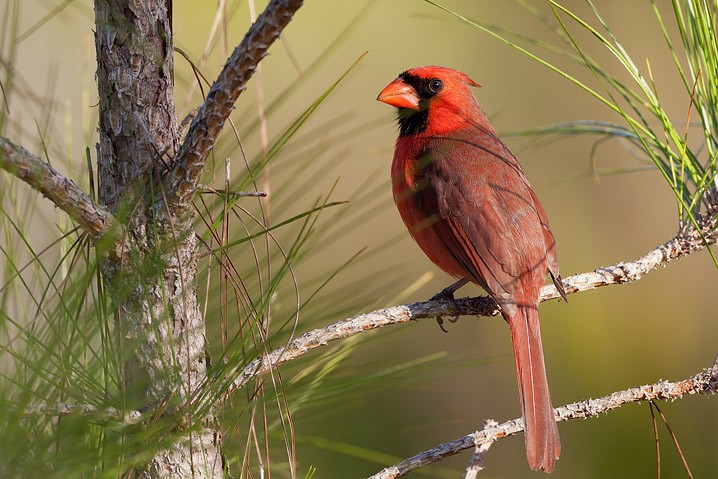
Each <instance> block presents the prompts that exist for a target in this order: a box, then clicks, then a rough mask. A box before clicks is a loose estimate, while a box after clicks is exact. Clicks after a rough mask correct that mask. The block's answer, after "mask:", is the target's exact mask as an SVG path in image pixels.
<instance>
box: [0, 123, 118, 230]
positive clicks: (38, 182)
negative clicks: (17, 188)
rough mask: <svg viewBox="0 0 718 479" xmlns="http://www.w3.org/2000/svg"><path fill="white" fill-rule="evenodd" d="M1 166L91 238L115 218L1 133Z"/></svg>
mask: <svg viewBox="0 0 718 479" xmlns="http://www.w3.org/2000/svg"><path fill="white" fill-rule="evenodd" d="M0 169H3V170H5V171H7V172H8V173H10V174H11V175H14V176H16V177H18V178H20V179H21V180H23V181H24V182H25V183H27V184H28V185H30V186H31V187H32V188H33V189H35V190H37V191H39V192H40V193H42V194H43V195H44V196H45V197H46V198H48V199H49V200H50V201H52V202H53V203H54V204H55V206H57V207H58V208H60V209H61V210H62V211H64V212H65V213H67V214H68V215H69V216H70V218H72V220H73V221H75V222H76V223H77V224H79V225H80V227H81V228H82V229H83V230H84V231H85V232H86V233H88V234H89V235H90V236H91V237H92V238H93V239H94V240H96V241H97V240H99V239H100V238H102V237H103V236H104V235H105V234H107V233H108V232H109V231H110V227H111V225H112V224H113V222H114V218H113V217H112V215H111V214H110V213H109V212H108V211H106V210H105V209H103V208H101V207H100V206H99V205H98V204H97V203H95V202H94V201H93V200H92V198H91V197H90V196H89V195H87V194H85V192H83V191H82V190H81V189H80V187H79V186H77V185H76V184H75V182H73V181H72V180H70V179H68V178H66V177H64V176H63V175H61V174H60V173H58V172H57V170H55V169H54V168H53V167H52V166H51V165H50V164H48V163H46V162H44V161H42V160H41V159H40V158H38V157H37V156H35V155H33V154H32V153H30V152H29V151H27V150H26V149H25V148H23V147H21V146H18V145H15V144H14V143H12V142H11V141H10V140H8V139H6V138H3V137H0Z"/></svg>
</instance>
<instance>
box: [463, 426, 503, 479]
mask: <svg viewBox="0 0 718 479" xmlns="http://www.w3.org/2000/svg"><path fill="white" fill-rule="evenodd" d="M498 425H499V423H498V422H496V421H494V420H493V419H487V420H486V421H484V429H490V428H494V427H497V426H498ZM493 443H494V442H493V441H484V442H481V443H480V442H477V443H475V444H474V453H473V454H472V455H471V458H470V459H469V464H468V465H467V466H466V474H465V475H464V479H476V477H477V476H478V474H479V472H481V471H483V470H484V460H485V458H486V454H488V452H489V448H490V447H491V445H492V444H493Z"/></svg>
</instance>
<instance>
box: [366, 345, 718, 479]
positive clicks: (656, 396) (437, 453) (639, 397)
mask: <svg viewBox="0 0 718 479" xmlns="http://www.w3.org/2000/svg"><path fill="white" fill-rule="evenodd" d="M716 359H717V360H716V362H715V363H714V364H713V367H712V368H710V369H706V370H704V371H702V372H700V373H698V374H696V375H695V376H692V377H690V378H688V379H684V380H682V381H678V382H669V381H661V382H657V383H655V384H651V385H648V386H639V387H636V388H631V389H626V390H625V391H618V392H615V393H613V394H609V395H608V396H604V397H602V398H599V399H589V400H585V401H579V402H575V403H573V404H567V405H566V406H562V407H559V408H556V409H554V414H555V415H556V420H557V421H568V420H570V419H585V418H589V417H596V416H598V415H599V414H601V413H605V412H608V411H610V410H612V409H616V408H618V407H621V406H623V405H624V404H628V403H634V402H641V401H657V400H662V401H667V400H673V399H680V398H681V397H683V396H684V395H685V394H696V393H701V394H707V393H711V394H714V393H716V392H718V358H716ZM521 431H523V421H522V419H521V418H517V419H513V420H511V421H507V422H505V423H503V424H499V425H497V426H493V427H486V428H484V429H482V430H481V431H477V432H475V433H472V434H468V435H466V436H464V437H462V438H459V439H456V440H454V441H451V442H447V443H444V444H440V445H438V446H436V447H434V448H432V449H429V450H427V451H424V452H421V453H419V454H417V455H415V456H413V457H410V458H408V459H405V460H403V461H401V462H400V463H398V464H396V465H394V466H391V467H387V468H386V469H383V470H382V471H380V472H379V473H377V474H375V475H373V476H371V477H370V478H369V479H394V478H397V477H403V476H406V475H407V474H408V473H409V472H411V471H413V470H415V469H418V468H420V467H423V466H427V465H429V464H432V463H434V462H437V461H439V460H441V459H444V458H446V457H449V456H453V455H454V454H457V453H459V452H461V451H463V450H466V449H470V448H472V447H479V446H480V445H482V444H491V443H493V442H495V441H497V440H499V439H501V438H503V437H507V436H513V435H514V434H516V433H518V432H521Z"/></svg>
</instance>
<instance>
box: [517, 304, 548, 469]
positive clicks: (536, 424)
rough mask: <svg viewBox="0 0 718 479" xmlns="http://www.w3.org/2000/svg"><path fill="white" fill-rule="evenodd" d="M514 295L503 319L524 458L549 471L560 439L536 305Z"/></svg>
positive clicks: (534, 466)
mask: <svg viewBox="0 0 718 479" xmlns="http://www.w3.org/2000/svg"><path fill="white" fill-rule="evenodd" d="M516 299H517V301H516V306H517V308H516V313H515V314H514V315H513V316H511V317H508V318H506V319H507V320H508V322H509V325H510V327H511V340H512V341H511V342H512V343H513V347H514V358H515V359H516V373H517V376H518V383H519V395H520V398H521V410H522V413H523V418H524V436H525V439H526V458H527V459H528V463H529V466H530V467H531V469H533V470H536V469H542V470H544V471H546V472H551V471H552V470H553V468H554V466H555V464H556V460H557V459H558V457H559V455H560V454H561V440H560V438H559V435H558V427H557V426H556V420H555V419H554V414H553V405H552V404H551V394H550V393H549V389H548V381H547V379H546V368H545V366H544V358H543V348H542V346H541V330H540V326H539V315H538V305H537V304H536V303H535V302H533V301H531V302H528V303H524V302H523V301H519V300H518V299H519V298H516Z"/></svg>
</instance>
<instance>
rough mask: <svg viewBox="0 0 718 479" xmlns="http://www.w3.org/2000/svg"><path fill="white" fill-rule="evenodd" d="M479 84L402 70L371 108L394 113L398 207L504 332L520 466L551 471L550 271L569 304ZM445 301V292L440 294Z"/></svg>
mask: <svg viewBox="0 0 718 479" xmlns="http://www.w3.org/2000/svg"><path fill="white" fill-rule="evenodd" d="M478 86H479V85H478V84H477V83H476V82H474V81H473V80H471V79H470V78H469V77H468V76H466V75H465V74H463V73H461V72H458V71H456V70H451V69H449V68H443V67H438V66H428V67H420V68H413V69H411V70H407V71H405V72H404V73H402V74H401V75H399V77H398V78H397V79H396V80H394V81H392V82H391V83H389V85H387V86H386V88H384V90H382V92H381V93H380V94H379V96H378V97H377V100H379V101H381V102H384V103H387V104H389V105H392V106H394V107H396V108H398V123H399V138H398V139H397V141H396V148H395V151H394V161H393V163H392V165H391V178H392V184H393V193H394V201H395V202H396V206H397V208H398V209H399V213H400V214H401V218H402V219H403V220H404V223H405V224H406V227H407V228H408V229H409V233H410V234H411V236H412V237H413V238H414V239H415V240H416V242H417V243H418V244H419V247H420V248H421V249H422V250H423V251H424V253H425V254H426V255H427V256H428V257H429V259H430V260H431V261H433V262H434V263H435V264H436V265H437V266H438V267H439V268H441V269H443V270H444V271H446V272H447V273H448V274H450V275H452V276H455V277H457V278H460V281H458V282H457V283H456V284H455V285H452V286H450V287H449V288H447V289H446V290H444V292H443V293H445V294H446V295H450V296H453V292H454V291H455V290H456V289H458V287H460V286H461V285H463V284H465V283H466V282H467V281H472V282H474V283H476V284H477V285H479V286H481V287H482V288H483V289H484V290H485V291H487V292H488V293H489V294H490V295H491V296H492V297H493V298H494V299H495V300H496V302H497V303H498V304H499V306H500V307H501V314H502V315H503V317H504V318H505V319H506V321H507V322H508V323H509V326H510V329H511V341H512V343H513V349H514V357H515V359H516V372H517V376H518V383H519V394H520V398H521V409H522V411H523V417H524V430H525V438H526V457H527V459H528V463H529V466H530V467H531V468H532V469H534V470H535V469H543V470H544V471H547V472H550V471H551V470H553V468H554V465H555V463H556V459H558V457H559V454H560V453H561V442H560V439H559V436H558V428H557V427H556V421H555V419H554V415H553V406H552V405H551V396H550V393H549V389H548V382H547V380H546V368H545V366H544V359H543V349H542V347H541V331H540V327H539V315H538V304H539V296H540V292H541V287H542V286H543V284H544V282H545V277H546V272H547V271H548V273H550V275H551V278H552V279H553V282H554V284H555V285H556V288H557V289H558V291H559V292H560V293H561V296H562V297H563V298H564V300H565V299H566V295H565V292H564V289H563V285H562V283H561V276H560V275H559V271H558V261H557V259H556V246H555V240H554V237H553V234H552V233H551V230H550V229H549V225H548V219H547V217H546V213H545V212H544V209H543V207H542V206H541V203H540V202H539V200H538V198H537V197H536V194H535V193H534V192H533V190H532V189H531V186H529V182H528V180H527V179H526V175H525V174H524V172H523V170H522V169H521V165H519V162H518V161H517V160H516V157H514V155H513V153H511V151H510V150H509V148H508V147H507V146H506V145H505V144H504V142H502V141H501V140H500V139H499V137H498V135H497V134H496V131H495V130H494V128H493V127H492V126H491V124H490V123H489V120H488V118H487V117H486V115H485V114H484V112H483V111H482V110H481V108H480V107H479V105H478V103H477V102H476V98H474V95H473V93H472V91H471V87H478ZM440 294H441V293H440Z"/></svg>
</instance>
